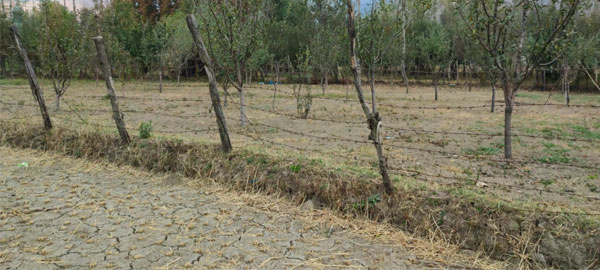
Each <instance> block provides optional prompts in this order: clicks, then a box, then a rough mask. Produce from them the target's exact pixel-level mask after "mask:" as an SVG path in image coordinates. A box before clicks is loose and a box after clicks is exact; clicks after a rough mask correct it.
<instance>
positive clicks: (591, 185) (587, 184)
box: [585, 183, 598, 192]
mask: <svg viewBox="0 0 600 270" xmlns="http://www.w3.org/2000/svg"><path fill="white" fill-rule="evenodd" d="M585 186H586V187H587V188H588V189H589V190H590V191H591V192H597V191H598V186H597V185H595V184H592V183H585Z"/></svg>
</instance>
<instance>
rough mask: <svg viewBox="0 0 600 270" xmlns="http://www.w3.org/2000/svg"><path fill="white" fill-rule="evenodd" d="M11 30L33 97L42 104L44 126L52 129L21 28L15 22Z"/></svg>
mask: <svg viewBox="0 0 600 270" xmlns="http://www.w3.org/2000/svg"><path fill="white" fill-rule="evenodd" d="M9 30H10V34H11V36H12V38H13V40H14V42H15V45H16V47H17V51H18V52H19V55H21V58H22V59H23V64H24V65H25V72H26V73H27V78H28V79H29V86H30V87H31V92H32V94H33V97H34V98H35V100H36V101H37V102H38V105H39V106H40V112H41V114H42V120H43V121H44V128H45V129H47V130H50V129H52V121H51V120H50V114H48V108H46V102H45V101H44V96H43V95H42V88H41V87H40V85H39V84H38V81H37V76H36V75H35V70H34V69H33V65H31V61H29V56H28V55H27V51H26V50H25V48H23V46H22V45H21V37H20V36H19V30H17V27H16V26H15V25H14V24H13V25H11V26H10V29H9Z"/></svg>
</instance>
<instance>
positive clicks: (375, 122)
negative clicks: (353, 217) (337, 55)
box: [346, 0, 394, 194]
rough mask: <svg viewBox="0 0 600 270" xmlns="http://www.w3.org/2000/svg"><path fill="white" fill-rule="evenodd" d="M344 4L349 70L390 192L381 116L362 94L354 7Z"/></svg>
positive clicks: (386, 189) (386, 188) (348, 0)
mask: <svg viewBox="0 0 600 270" xmlns="http://www.w3.org/2000/svg"><path fill="white" fill-rule="evenodd" d="M346 4H347V6H348V36H349V37H350V60H351V61H350V62H351V70H352V73H353V75H354V86H355V87H356V93H357V95H358V101H359V102H360V105H361V107H362V109H363V112H364V113H365V116H366V117H367V120H368V124H369V129H370V130H371V134H370V135H369V139H370V140H371V141H373V144H374V145H375V149H376V150H377V158H378V159H379V172H380V173H381V176H382V178H383V187H384V189H385V192H386V193H387V194H392V193H393V192H394V190H393V188H392V182H391V180H390V176H389V174H388V165H387V159H386V158H385V156H384V155H383V147H382V145H381V141H380V139H379V135H380V134H379V125H380V124H381V117H380V116H379V113H377V112H371V111H370V109H369V107H368V106H367V104H366V102H365V98H364V96H363V92H362V87H361V79H360V63H359V59H358V57H357V52H356V28H355V25H354V7H353V5H352V0H347V2H346Z"/></svg>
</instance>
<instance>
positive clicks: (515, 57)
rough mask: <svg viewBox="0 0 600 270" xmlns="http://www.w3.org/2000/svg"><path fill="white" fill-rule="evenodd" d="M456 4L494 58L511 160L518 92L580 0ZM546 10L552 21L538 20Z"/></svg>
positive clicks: (467, 1)
mask: <svg viewBox="0 0 600 270" xmlns="http://www.w3.org/2000/svg"><path fill="white" fill-rule="evenodd" d="M457 3H458V4H459V5H460V6H459V12H460V15H461V17H462V18H463V20H464V22H465V25H466V26H467V27H468V28H469V31H470V33H471V34H472V36H473V38H474V39H475V40H476V41H477V42H478V44H479V45H480V46H481V47H482V48H483V49H484V50H485V51H486V53H487V54H488V56H489V57H490V58H492V59H493V61H494V67H495V68H496V69H497V70H498V73H499V74H500V80H501V82H502V91H503V93H504V102H505V108H504V157H505V158H506V159H511V158H512V156H513V155H512V143H511V119H512V113H513V110H514V106H515V99H516V97H517V92H518V90H519V88H520V87H521V85H522V84H523V82H524V81H525V80H526V79H527V78H528V77H529V75H531V72H532V71H533V70H534V68H535V67H536V66H538V65H539V64H540V61H542V59H543V55H544V53H545V52H547V51H548V49H549V48H550V47H551V46H552V45H553V44H555V42H556V40H557V39H558V38H560V37H561V35H562V34H563V32H564V30H565V28H566V27H567V25H568V24H569V23H570V22H571V20H572V18H573V16H575V14H576V13H577V8H578V6H579V4H580V0H567V1H559V2H556V1H552V2H551V3H546V2H545V1H535V0H523V1H518V2H512V1H510V2H509V1H504V0H483V1H475V0H458V1H457ZM547 10H557V12H556V15H557V16H556V17H555V18H554V20H553V21H551V22H548V21H541V18H542V16H541V13H542V12H545V11H547ZM528 22H531V23H528ZM528 25H530V26H531V27H527V26H528ZM546 32H547V33H549V34H545V33H546Z"/></svg>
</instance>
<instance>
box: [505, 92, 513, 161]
mask: <svg viewBox="0 0 600 270" xmlns="http://www.w3.org/2000/svg"><path fill="white" fill-rule="evenodd" d="M505 102H506V107H504V158H506V159H512V141H511V120H512V112H513V105H512V104H511V102H509V101H508V100H505Z"/></svg>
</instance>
